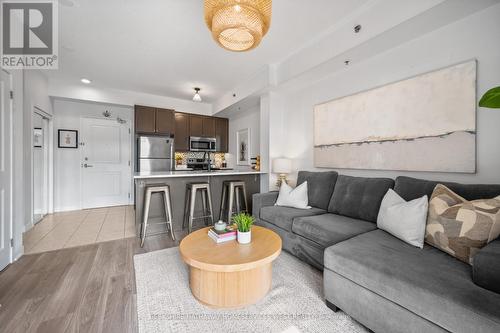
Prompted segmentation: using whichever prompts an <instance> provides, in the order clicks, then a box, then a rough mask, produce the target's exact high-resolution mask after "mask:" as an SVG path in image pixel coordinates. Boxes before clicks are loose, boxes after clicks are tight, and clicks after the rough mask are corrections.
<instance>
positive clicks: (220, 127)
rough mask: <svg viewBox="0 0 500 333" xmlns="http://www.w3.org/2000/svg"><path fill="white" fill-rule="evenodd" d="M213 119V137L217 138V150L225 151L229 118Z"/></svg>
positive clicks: (227, 143) (226, 150)
mask: <svg viewBox="0 0 500 333" xmlns="http://www.w3.org/2000/svg"><path fill="white" fill-rule="evenodd" d="M213 119H215V138H216V139H217V147H216V148H217V151H218V152H221V153H227V152H228V150H229V147H228V146H229V142H228V140H229V120H228V119H227V118H213Z"/></svg>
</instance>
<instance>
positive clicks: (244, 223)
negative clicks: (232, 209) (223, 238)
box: [232, 213, 255, 232]
mask: <svg viewBox="0 0 500 333" xmlns="http://www.w3.org/2000/svg"><path fill="white" fill-rule="evenodd" d="M232 219H233V222H234V223H236V226H237V227H238V231H239V232H248V231H250V228H251V227H252V224H253V223H254V221H255V218H254V217H253V216H252V215H250V214H247V213H238V214H236V215H234V216H233V218H232Z"/></svg>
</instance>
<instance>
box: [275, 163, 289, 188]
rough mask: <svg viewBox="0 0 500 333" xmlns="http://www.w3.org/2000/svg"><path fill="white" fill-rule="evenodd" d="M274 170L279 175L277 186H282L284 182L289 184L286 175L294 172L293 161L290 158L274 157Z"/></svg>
mask: <svg viewBox="0 0 500 333" xmlns="http://www.w3.org/2000/svg"><path fill="white" fill-rule="evenodd" d="M273 172H274V173H277V174H278V175H279V176H278V180H277V181H276V186H278V187H280V186H281V183H282V182H285V183H286V184H288V181H287V180H286V175H287V174H289V173H290V172H292V161H291V160H290V159H288V158H275V159H273Z"/></svg>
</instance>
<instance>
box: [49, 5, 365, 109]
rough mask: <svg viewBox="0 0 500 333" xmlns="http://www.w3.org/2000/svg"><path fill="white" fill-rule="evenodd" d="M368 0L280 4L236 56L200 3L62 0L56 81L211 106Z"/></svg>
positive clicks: (53, 78) (52, 72)
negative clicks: (197, 93)
mask: <svg viewBox="0 0 500 333" xmlns="http://www.w3.org/2000/svg"><path fill="white" fill-rule="evenodd" d="M368 2H369V0H314V1H311V0H308V1H306V0H274V1H273V16H272V23H271V28H270V30H269V32H268V34H267V35H266V37H265V38H264V39H263V41H262V43H261V45H260V46H259V47H258V48H257V49H255V50H253V51H250V52H244V53H233V52H230V51H226V50H224V49H222V48H220V47H219V46H218V45H217V44H216V43H215V42H214V41H213V40H212V38H211V35H210V33H209V31H208V29H207V27H206V25H205V22H204V19H203V1H202V0H149V1H137V0H106V1H95V0H60V1H59V3H60V6H59V35H60V36H59V39H60V42H59V45H60V47H59V49H60V56H59V70H57V71H55V70H50V71H46V73H47V75H48V76H49V78H50V79H51V80H58V81H64V82H68V83H71V84H74V83H75V82H78V81H79V80H80V78H82V77H86V78H89V79H91V80H92V81H93V82H92V85H95V86H99V87H107V88H115V89H122V90H131V91H138V92H146V93H151V94H156V95H163V96H170V97H176V98H183V99H191V98H192V95H193V90H192V88H193V87H195V86H198V87H201V88H202V91H201V94H202V97H203V99H204V101H205V102H212V101H215V100H216V99H218V98H219V97H220V96H222V95H223V94H224V93H225V92H227V91H228V90H230V89H231V88H233V87H234V86H235V85H237V84H238V83H240V82H242V81H244V80H245V79H248V78H249V77H251V76H252V75H253V74H255V73H256V72H258V71H259V70H260V69H262V68H263V67H264V66H265V65H267V64H273V63H277V62H280V61H281V60H283V59H284V58H286V57H287V56H289V55H290V54H292V53H293V52H294V51H296V50H298V49H299V48H300V47H301V46H303V45H306V44H308V43H309V42H310V41H311V39H313V38H316V37H317V36H318V35H319V34H321V33H322V32H324V31H325V30H328V28H329V27H332V26H334V25H336V24H338V23H339V22H340V21H341V20H342V19H343V18H345V17H346V16H348V15H350V14H352V13H353V12H354V11H356V10H357V9H359V8H360V7H361V6H363V5H365V4H367V3H368Z"/></svg>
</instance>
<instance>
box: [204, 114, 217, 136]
mask: <svg viewBox="0 0 500 333" xmlns="http://www.w3.org/2000/svg"><path fill="white" fill-rule="evenodd" d="M203 136H205V137H208V138H215V118H213V117H203Z"/></svg>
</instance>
